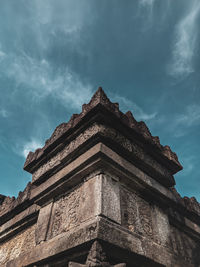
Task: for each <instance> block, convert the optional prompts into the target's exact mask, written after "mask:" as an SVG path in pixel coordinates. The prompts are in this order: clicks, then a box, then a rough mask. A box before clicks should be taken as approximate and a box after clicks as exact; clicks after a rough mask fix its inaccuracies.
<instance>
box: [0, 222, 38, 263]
mask: <svg viewBox="0 0 200 267" xmlns="http://www.w3.org/2000/svg"><path fill="white" fill-rule="evenodd" d="M35 246H36V243H35V225H32V226H31V227H29V228H27V229H26V230H23V231H22V232H20V233H19V234H17V235H16V236H14V237H13V238H12V239H10V240H8V241H5V242H3V243H1V244H0V266H1V267H4V266H6V263H7V262H8V261H10V260H13V259H15V258H17V257H18V256H19V255H20V254H22V253H24V252H28V251H30V250H31V249H33V248H34V247H35Z"/></svg>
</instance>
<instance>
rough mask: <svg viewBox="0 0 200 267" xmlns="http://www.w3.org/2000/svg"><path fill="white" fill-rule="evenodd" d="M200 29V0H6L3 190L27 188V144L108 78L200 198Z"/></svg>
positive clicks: (1, 75)
mask: <svg viewBox="0 0 200 267" xmlns="http://www.w3.org/2000/svg"><path fill="white" fill-rule="evenodd" d="M199 29H200V1H199V0H190V1H188V0H176V1H174V0H135V1H132V0H126V1H122V0H109V1H107V0H101V1H97V0H96V1H95V0H86V1H83V0H76V1H74V0H56V1H54V0H48V1H47V0H42V1H41V0H18V1H15V0H2V1H1V8H0V93H1V97H0V125H1V127H0V171H1V174H0V193H1V194H5V195H10V196H11V195H17V193H18V191H19V190H23V189H24V187H25V185H26V184H27V182H28V181H29V180H30V179H31V176H30V174H28V173H26V172H25V171H23V164H24V161H25V157H26V155H27V153H28V151H29V150H32V151H33V150H35V149H36V148H38V147H41V146H43V144H44V142H45V140H46V139H47V138H48V137H49V136H50V135H51V133H52V132H53V130H54V128H55V127H56V126H57V125H58V124H60V123H61V122H63V121H68V120H69V118H70V116H71V115H72V113H77V112H80V110H81V105H82V104H83V103H87V102H88V101H89V99H90V98H91V96H92V94H93V93H94V91H96V89H97V88H98V86H102V87H103V89H104V90H105V91H106V93H107V95H108V96H109V97H110V98H111V100H112V101H117V102H119V104H120V108H121V110H122V111H127V110H131V111H132V112H133V114H134V116H135V118H136V119H137V120H144V121H145V122H146V123H147V125H148V126H149V128H150V130H151V132H152V134H153V135H158V136H159V137H160V139H161V143H162V144H163V145H166V144H167V145H170V146H171V148H172V150H173V151H175V152H176V153H177V155H178V157H179V160H180V162H181V163H182V165H183V167H184V170H183V171H181V172H180V173H178V174H176V175H175V179H176V182H177V186H176V187H177V189H178V191H179V192H180V193H181V195H182V196H184V195H187V196H195V197H196V198H197V199H198V200H199V201H200V168H199V166H200V157H199V155H200V144H199V143H200V142H199V138H200V134H199V132H200V75H199V74H200V45H199V44H200V30H199Z"/></svg>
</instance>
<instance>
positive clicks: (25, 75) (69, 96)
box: [1, 53, 92, 109]
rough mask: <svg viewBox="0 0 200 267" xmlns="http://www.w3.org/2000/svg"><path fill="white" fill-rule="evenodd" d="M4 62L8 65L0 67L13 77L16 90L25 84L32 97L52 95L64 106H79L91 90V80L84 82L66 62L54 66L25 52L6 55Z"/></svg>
mask: <svg viewBox="0 0 200 267" xmlns="http://www.w3.org/2000/svg"><path fill="white" fill-rule="evenodd" d="M4 64H5V66H7V67H6V68H2V69H1V71H2V72H4V74H5V75H6V76H7V77H8V78H9V79H11V80H14V83H15V86H16V88H17V90H22V88H25V90H26V93H28V94H30V95H31V96H32V101H34V100H37V101H38V100H41V99H43V98H46V97H52V98H55V99H57V100H59V102H60V103H61V104H62V105H64V106H70V107H72V108H75V109H77V108H80V106H81V104H82V103H84V102H87V101H88V100H89V98H90V96H91V94H92V87H91V86H90V84H87V83H83V82H82V81H81V79H80V78H79V76H78V75H77V74H76V73H73V72H72V71H71V70H70V69H69V68H68V67H67V66H66V67H65V69H63V68H57V69H55V67H54V66H53V65H51V63H49V62H48V61H47V60H46V59H42V60H38V59H35V58H32V57H30V56H28V55H26V54H25V53H23V54H22V53H21V54H20V55H17V56H16V55H10V56H7V57H6V58H5V59H4Z"/></svg>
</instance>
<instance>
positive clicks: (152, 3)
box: [139, 0, 156, 7]
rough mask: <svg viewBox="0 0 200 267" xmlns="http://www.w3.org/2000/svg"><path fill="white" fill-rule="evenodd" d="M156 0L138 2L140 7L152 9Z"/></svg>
mask: <svg viewBox="0 0 200 267" xmlns="http://www.w3.org/2000/svg"><path fill="white" fill-rule="evenodd" d="M155 1H156V0H140V2H139V3H140V5H141V6H145V7H152V6H153V5H154V3H155Z"/></svg>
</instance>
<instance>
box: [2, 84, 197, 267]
mask: <svg viewBox="0 0 200 267" xmlns="http://www.w3.org/2000/svg"><path fill="white" fill-rule="evenodd" d="M24 169H25V170H26V171H28V172H30V173H31V174H32V181H31V183H29V184H28V185H27V187H26V188H25V190H24V191H23V192H20V193H19V195H18V197H17V198H14V197H7V196H3V195H0V266H2V267H22V266H23V267H30V266H32V267H33V266H34V267H67V266H70V267H81V266H93V267H100V266H102V267H112V266H113V267H114V266H115V267H135V266H136V267H137V266H138V267H141V266H146V267H149V266H155V267H156V266H167V267H173V266H176V267H179V266H181V267H182V266H183V267H184V266H185V267H198V266H200V256H199V255H200V254H199V251H200V204H199V203H198V202H197V201H196V199H195V198H188V197H184V198H181V196H180V195H179V194H178V192H177V191H176V190H175V188H174V185H175V180H174V177H173V175H174V174H175V173H176V172H177V171H179V170H181V169H182V166H181V165H180V163H179V161H178V158H177V156H176V154H175V153H174V152H172V151H171V149H170V147H169V146H162V145H161V144H160V141H159V138H158V137H154V136H152V135H151V133H150V131H149V129H148V127H147V126H146V124H145V123H144V122H137V121H136V120H135V118H134V117H133V115H132V113H131V112H130V111H128V112H127V113H126V114H124V113H122V112H121V111H120V110H119V105H118V104H117V103H112V102H111V101H110V100H109V99H108V98H107V96H106V95H105V93H104V91H103V90H102V88H99V89H98V90H97V92H96V93H95V94H94V96H93V97H92V99H91V101H90V102H89V103H88V104H84V105H83V106H82V112H81V113H80V114H74V115H73V116H72V117H71V119H70V121H69V122H68V123H62V124H61V125H59V126H58V127H57V128H56V129H55V131H54V133H53V134H52V136H51V137H50V138H49V139H48V140H47V141H46V143H45V145H44V147H43V148H40V149H37V150H36V151H35V152H30V153H29V155H28V157H27V159H26V162H25V165H24Z"/></svg>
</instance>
